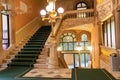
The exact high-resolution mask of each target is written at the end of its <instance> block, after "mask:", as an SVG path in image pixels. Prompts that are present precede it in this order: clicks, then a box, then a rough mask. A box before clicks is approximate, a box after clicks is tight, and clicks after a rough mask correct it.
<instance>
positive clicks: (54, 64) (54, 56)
mask: <svg viewBox="0 0 120 80" xmlns="http://www.w3.org/2000/svg"><path fill="white" fill-rule="evenodd" d="M56 43H57V42H56V40H55V38H54V37H51V40H50V43H49V47H50V57H49V64H48V68H59V63H58V53H57V44H56Z"/></svg>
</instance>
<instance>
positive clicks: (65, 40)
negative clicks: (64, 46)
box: [63, 36, 73, 42]
mask: <svg viewBox="0 0 120 80" xmlns="http://www.w3.org/2000/svg"><path fill="white" fill-rule="evenodd" d="M63 42H73V38H72V37H71V36H66V37H64V38H63Z"/></svg>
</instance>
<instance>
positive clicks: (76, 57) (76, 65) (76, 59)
mask: <svg viewBox="0 0 120 80" xmlns="http://www.w3.org/2000/svg"><path fill="white" fill-rule="evenodd" d="M75 67H79V58H78V54H75Z"/></svg>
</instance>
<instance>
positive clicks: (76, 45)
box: [74, 42, 78, 50]
mask: <svg viewBox="0 0 120 80" xmlns="http://www.w3.org/2000/svg"><path fill="white" fill-rule="evenodd" d="M77 47H78V43H77V42H75V43H74V50H75V49H76V48H77Z"/></svg>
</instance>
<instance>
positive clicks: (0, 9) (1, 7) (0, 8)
mask: <svg viewBox="0 0 120 80" xmlns="http://www.w3.org/2000/svg"><path fill="white" fill-rule="evenodd" d="M2 10H5V7H4V6H3V5H2V4H1V3H0V11H2Z"/></svg>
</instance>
